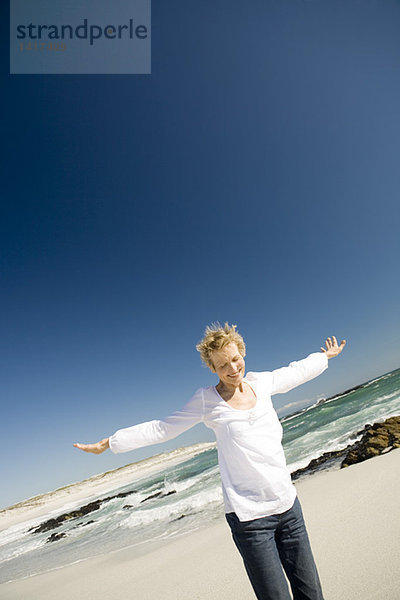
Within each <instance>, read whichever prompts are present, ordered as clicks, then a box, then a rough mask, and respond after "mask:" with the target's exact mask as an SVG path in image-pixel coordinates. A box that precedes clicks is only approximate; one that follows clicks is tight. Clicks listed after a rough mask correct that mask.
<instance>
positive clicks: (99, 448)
mask: <svg viewBox="0 0 400 600" xmlns="http://www.w3.org/2000/svg"><path fill="white" fill-rule="evenodd" d="M109 439H110V438H104V440H100V442H96V443H95V444H74V446H75V448H79V450H83V451H84V452H92V453H93V454H101V453H102V452H104V450H107V448H109V447H110V442H109Z"/></svg>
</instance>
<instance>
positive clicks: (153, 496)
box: [140, 490, 176, 504]
mask: <svg viewBox="0 0 400 600" xmlns="http://www.w3.org/2000/svg"><path fill="white" fill-rule="evenodd" d="M171 494H176V490H172V491H171V492H167V493H166V494H163V493H162V492H156V493H155V494H152V495H151V496H147V498H145V499H144V500H142V501H141V502H140V504H142V503H143V502H147V500H152V499H153V498H165V497H166V496H170V495H171Z"/></svg>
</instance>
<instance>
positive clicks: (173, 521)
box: [171, 515, 186, 523]
mask: <svg viewBox="0 0 400 600" xmlns="http://www.w3.org/2000/svg"><path fill="white" fill-rule="evenodd" d="M184 517H186V515H181V516H180V517H177V518H176V519H172V520H171V523H175V521H180V520H181V519H183V518H184Z"/></svg>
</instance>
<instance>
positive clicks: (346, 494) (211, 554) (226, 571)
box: [0, 450, 400, 600]
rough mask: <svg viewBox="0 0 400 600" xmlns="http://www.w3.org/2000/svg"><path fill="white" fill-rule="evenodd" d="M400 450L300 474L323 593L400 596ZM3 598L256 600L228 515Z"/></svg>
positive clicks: (6, 587) (7, 588)
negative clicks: (143, 551) (158, 543)
mask: <svg viewBox="0 0 400 600" xmlns="http://www.w3.org/2000/svg"><path fill="white" fill-rule="evenodd" d="M399 473H400V450H394V451H392V452H390V453H388V454H385V455H382V456H379V457H377V458H373V459H370V460H368V461H365V462H363V463H359V464H356V465H353V466H351V467H348V468H346V469H342V470H338V471H330V472H322V473H319V474H316V475H314V476H312V477H309V478H307V479H305V480H302V481H299V482H298V483H296V487H297V490H298V495H299V498H300V501H301V503H302V506H303V512H304V516H305V519H306V522H307V526H308V531H309V534H310V538H311V543H312V547H313V550H314V554H315V558H316V562H317V565H318V569H319V572H320V577H321V581H322V585H323V590H324V596H325V600H361V599H362V600H372V599H374V600H376V599H379V600H398V598H400V549H399V543H398V540H399V539H400V516H399V510H398V503H399V497H400V477H399ZM0 597H1V598H2V600H72V599H73V598H79V600H95V599H97V598H101V599H102V600H127V599H130V598H132V599H135V600H156V599H158V598H163V600H216V599H218V600H228V599H229V600H254V598H255V596H254V594H253V591H252V589H251V587H250V584H249V582H248V579H247V576H246V573H245V571H244V568H243V565H242V562H241V558H240V556H239V554H238V552H237V550H236V548H235V546H234V544H233V541H232V539H231V536H230V531H229V528H228V525H227V524H226V523H225V521H224V520H221V523H218V524H217V525H213V526H212V527H209V528H205V529H202V530H199V531H196V532H193V533H190V534H186V535H183V536H181V537H180V538H177V539H175V540H174V541H170V542H169V543H166V544H164V545H163V546H161V547H159V548H157V549H155V550H152V551H151V552H149V553H148V554H146V555H144V556H140V557H135V556H134V553H133V550H132V549H124V550H119V551H116V552H113V553H111V554H108V555H106V556H101V557H96V558H94V559H88V560H86V561H83V562H80V563H77V564H74V565H71V566H69V567H65V568H62V569H58V570H55V571H52V572H50V573H46V574H42V575H37V576H33V577H30V578H28V579H24V580H20V581H15V582H11V583H8V584H3V585H1V586H0Z"/></svg>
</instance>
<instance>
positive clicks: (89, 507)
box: [28, 500, 102, 533]
mask: <svg viewBox="0 0 400 600" xmlns="http://www.w3.org/2000/svg"><path fill="white" fill-rule="evenodd" d="M101 502H102V501H101V500H96V501H95V502H90V503H89V504H85V506H81V508H79V509H78V510H73V511H71V512H69V513H63V514H62V515H60V516H58V517H56V518H55V519H49V520H48V521H45V522H44V523H42V524H41V525H39V526H38V527H32V528H31V529H29V530H28V531H32V533H43V532H44V531H50V530H51V529H55V528H56V527H60V525H61V524H62V523H64V522H65V521H70V520H71V519H76V518H78V517H83V516H85V515H87V514H88V513H90V512H93V511H95V510H99V508H100V505H101Z"/></svg>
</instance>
